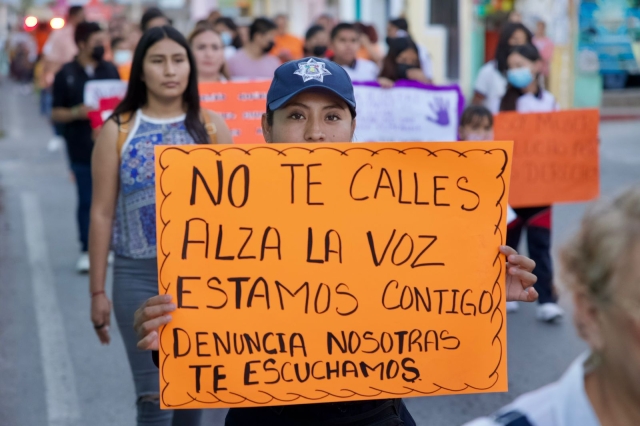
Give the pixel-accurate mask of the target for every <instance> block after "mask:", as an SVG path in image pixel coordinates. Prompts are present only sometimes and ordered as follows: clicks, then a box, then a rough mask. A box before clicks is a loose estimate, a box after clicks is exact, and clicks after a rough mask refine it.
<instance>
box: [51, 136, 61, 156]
mask: <svg viewBox="0 0 640 426" xmlns="http://www.w3.org/2000/svg"><path fill="white" fill-rule="evenodd" d="M63 144H64V139H62V138H61V137H60V136H54V137H52V138H51V139H49V142H47V151H49V152H56V151H60V149H62V146H63Z"/></svg>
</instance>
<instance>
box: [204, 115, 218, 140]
mask: <svg viewBox="0 0 640 426" xmlns="http://www.w3.org/2000/svg"><path fill="white" fill-rule="evenodd" d="M200 115H201V118H202V124H204V128H205V129H206V130H207V134H208V135H209V142H210V143H211V144H212V145H216V144H217V143H218V129H217V128H216V125H215V124H214V123H213V121H211V116H210V115H209V113H208V112H207V111H206V110H201V111H200Z"/></svg>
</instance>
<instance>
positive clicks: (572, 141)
mask: <svg viewBox="0 0 640 426" xmlns="http://www.w3.org/2000/svg"><path fill="white" fill-rule="evenodd" d="M598 123H599V112H598V110H596V109H593V110H573V111H558V112H550V113H541V114H519V113H516V112H507V113H500V114H498V115H497V116H496V118H495V125H494V134H495V138H496V139H497V140H513V141H514V142H515V143H514V148H513V167H512V170H513V172H512V176H511V192H510V193H509V204H510V205H511V206H512V207H537V206H548V205H551V204H554V203H559V202H574V201H588V200H592V199H594V198H596V197H597V196H598V193H599V191H600V184H599V182H600V173H599V166H598V164H599V161H598Z"/></svg>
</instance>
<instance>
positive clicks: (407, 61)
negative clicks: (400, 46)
mask: <svg viewBox="0 0 640 426" xmlns="http://www.w3.org/2000/svg"><path fill="white" fill-rule="evenodd" d="M396 64H403V65H411V66H416V67H418V68H420V57H419V56H418V52H416V51H415V49H405V50H403V51H402V52H401V53H400V54H399V55H398V57H397V58H396Z"/></svg>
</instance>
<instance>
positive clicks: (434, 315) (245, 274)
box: [156, 142, 512, 408]
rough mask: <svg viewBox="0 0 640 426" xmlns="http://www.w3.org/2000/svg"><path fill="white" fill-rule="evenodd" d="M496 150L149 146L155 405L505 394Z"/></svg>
mask: <svg viewBox="0 0 640 426" xmlns="http://www.w3.org/2000/svg"><path fill="white" fill-rule="evenodd" d="M511 150H512V143H511V142H485V143H478V142H474V143H370V144H348V143H337V144H336V143H334V144H309V145H305V144H298V145H286V144H278V145H266V144H263V145H248V146H231V147H229V146H227V147H223V146H211V145H209V146H188V147H187V146H158V147H156V159H157V160H156V172H157V176H158V179H157V194H158V195H157V197H158V199H157V227H158V228H157V231H158V234H157V235H158V269H159V283H158V286H159V291H160V294H167V293H168V294H171V295H173V300H174V302H175V303H176V304H177V310H176V312H175V313H174V314H173V320H172V321H171V323H170V324H169V325H167V326H165V327H163V328H162V329H161V330H160V363H161V364H160V389H161V403H162V407H163V408H198V407H202V408H219V407H251V406H267V405H288V404H307V403H323V402H336V401H350V400H363V399H383V398H398V397H413V396H425V395H445V394H463V393H477V392H502V391H506V390H507V368H506V359H507V358H506V348H507V345H506V317H505V304H504V303H505V260H504V257H503V256H502V255H500V254H499V251H498V249H499V246H500V245H501V244H504V242H505V227H506V211H507V199H506V194H508V191H509V172H510V163H511V162H510V158H511Z"/></svg>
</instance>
